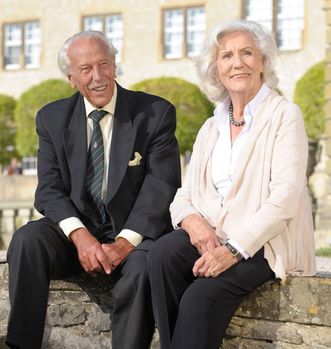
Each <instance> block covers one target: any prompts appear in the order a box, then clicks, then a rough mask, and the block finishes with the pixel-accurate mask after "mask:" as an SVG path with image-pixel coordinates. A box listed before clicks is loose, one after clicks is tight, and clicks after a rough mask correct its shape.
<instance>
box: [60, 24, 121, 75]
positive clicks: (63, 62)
mask: <svg viewBox="0 0 331 349" xmlns="http://www.w3.org/2000/svg"><path fill="white" fill-rule="evenodd" d="M82 38H84V39H89V38H94V39H99V40H101V41H103V42H104V43H105V45H106V46H107V48H108V50H109V55H110V57H111V58H112V59H114V62H115V56H116V54H117V49H116V48H115V47H114V46H113V44H112V43H111V42H110V41H109V39H108V38H107V36H106V35H105V34H104V33H103V32H100V31H96V30H87V31H83V32H80V33H77V34H75V35H73V36H71V37H70V38H69V39H67V40H66V41H65V42H64V44H63V45H62V47H61V49H60V51H59V54H58V59H57V62H58V66H59V68H60V70H61V72H62V73H63V74H64V75H66V76H67V75H68V74H70V70H71V64H70V59H69V57H68V49H69V47H70V45H71V44H72V43H73V42H74V41H76V40H77V39H82Z"/></svg>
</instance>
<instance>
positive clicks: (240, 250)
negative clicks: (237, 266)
mask: <svg viewBox="0 0 331 349" xmlns="http://www.w3.org/2000/svg"><path fill="white" fill-rule="evenodd" d="M227 242H228V243H229V244H230V245H231V246H233V247H234V248H235V249H236V250H237V251H238V252H239V253H240V254H241V255H242V256H243V257H244V258H245V259H248V258H249V255H248V254H247V252H246V251H245V250H244V249H242V248H241V247H240V246H239V245H238V244H237V243H236V242H235V241H233V240H232V239H229V240H228V241H227Z"/></svg>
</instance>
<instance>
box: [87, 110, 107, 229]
mask: <svg viewBox="0 0 331 349" xmlns="http://www.w3.org/2000/svg"><path fill="white" fill-rule="evenodd" d="M106 114H107V112H106V111H104V110H94V111H92V112H91V113H90V115H89V117H90V118H91V119H92V120H93V133H92V137H91V143H90V147H89V150H88V154H87V170H86V192H87V196H88V198H89V200H90V202H91V204H92V206H93V207H94V208H95V209H96V211H97V214H98V218H99V220H100V222H101V223H105V222H106V212H105V207H104V204H103V200H102V182H103V172H104V148H103V138H102V132H101V128H100V124H99V122H100V120H101V119H102V118H103V117H104V116H105V115H106Z"/></svg>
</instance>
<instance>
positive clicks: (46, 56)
mask: <svg viewBox="0 0 331 349" xmlns="http://www.w3.org/2000/svg"><path fill="white" fill-rule="evenodd" d="M195 5H199V6H201V5H204V6H205V8H206V18H207V31H209V30H210V29H211V28H213V27H214V25H215V24H216V23H218V22H220V21H223V20H228V19H237V18H240V17H241V15H242V13H243V10H242V1H241V0H208V1H207V0H139V1H138V0H125V1H124V0H112V1H109V0H70V1H68V0H58V1H53V0H29V1H26V0H0V39H1V46H0V51H1V58H0V93H5V94H8V95H12V96H14V97H16V98H17V97H19V96H20V95H21V93H22V92H24V91H25V90H26V89H28V88H29V87H30V86H32V85H34V84H37V83H39V82H41V81H43V80H45V79H49V78H61V77H62V76H61V74H60V72H59V71H58V68H57V62H56V57H57V52H58V49H59V48H60V46H61V45H62V43H63V42H64V40H65V39H66V38H67V37H69V36H70V35H72V34H74V33H75V32H77V31H80V30H81V29H82V16H84V15H96V14H111V13H121V14H122V15H123V21H124V49H123V62H122V63H121V66H120V67H121V72H122V73H121V75H120V76H119V78H118V80H119V82H120V83H121V84H122V85H123V86H125V87H129V86H130V85H131V84H132V83H135V82H138V81H141V80H143V79H145V78H150V77H158V76H178V77H181V78H183V79H186V80H189V81H192V82H194V83H198V79H197V75H196V72H195V63H194V61H193V60H191V59H188V58H183V59H176V60H164V59H163V56H162V9H165V8H176V7H184V6H195ZM305 6H306V16H305V31H304V39H303V41H304V42H303V49H302V50H299V51H294V52H281V53H280V59H279V69H278V71H279V76H280V80H281V81H280V85H279V87H280V89H281V91H282V92H283V93H284V95H285V96H287V97H288V98H290V99H291V98H292V96H293V90H294V86H295V82H296V80H297V79H299V78H300V77H301V75H302V74H303V73H304V72H305V71H306V69H307V68H308V67H310V66H311V65H313V64H315V63H316V62H318V61H320V60H322V59H323V58H324V52H325V24H324V23H325V21H324V11H323V8H322V7H323V0H306V5H305ZM36 19H37V20H40V22H41V29H42V58H41V67H40V68H39V69H31V70H17V71H4V70H3V68H2V67H3V62H2V56H3V54H2V53H3V24H4V23H11V22H12V23H14V22H17V21H28V20H36Z"/></svg>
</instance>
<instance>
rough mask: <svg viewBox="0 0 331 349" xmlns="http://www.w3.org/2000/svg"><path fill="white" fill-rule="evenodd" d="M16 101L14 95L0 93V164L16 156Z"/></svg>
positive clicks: (4, 163)
mask: <svg viewBox="0 0 331 349" xmlns="http://www.w3.org/2000/svg"><path fill="white" fill-rule="evenodd" d="M15 106H16V101H15V99H14V98H13V97H10V96H6V95H3V94H0V130H1V136H0V164H1V165H6V164H8V163H9V162H10V159H11V158H12V157H16V156H17V153H16V150H15V131H16V126H15V123H14V109H15Z"/></svg>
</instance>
